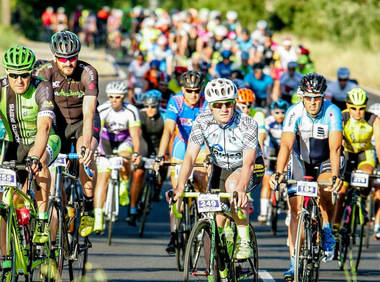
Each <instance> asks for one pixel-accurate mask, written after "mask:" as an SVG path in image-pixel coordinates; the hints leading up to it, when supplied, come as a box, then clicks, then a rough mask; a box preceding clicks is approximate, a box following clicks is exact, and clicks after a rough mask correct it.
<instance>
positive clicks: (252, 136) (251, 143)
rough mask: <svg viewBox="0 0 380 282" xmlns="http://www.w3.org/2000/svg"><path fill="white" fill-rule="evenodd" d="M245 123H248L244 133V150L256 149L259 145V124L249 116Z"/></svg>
mask: <svg viewBox="0 0 380 282" xmlns="http://www.w3.org/2000/svg"><path fill="white" fill-rule="evenodd" d="M244 123H245V124H246V130H245V132H244V133H243V140H244V144H243V150H247V149H254V150H255V149H256V148H257V145H258V138H257V137H258V126H257V122H256V121H255V120H254V119H253V118H250V117H248V118H247V119H246V120H245V121H244Z"/></svg>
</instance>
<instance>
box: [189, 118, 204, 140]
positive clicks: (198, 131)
mask: <svg viewBox="0 0 380 282" xmlns="http://www.w3.org/2000/svg"><path fill="white" fill-rule="evenodd" d="M198 117H200V115H199V116H198ZM198 117H197V118H196V119H195V121H194V123H193V126H192V128H191V132H190V136H189V142H192V143H194V144H197V145H200V146H202V144H203V143H204V139H205V138H204V135H203V130H202V124H201V123H200V119H199V118H198Z"/></svg>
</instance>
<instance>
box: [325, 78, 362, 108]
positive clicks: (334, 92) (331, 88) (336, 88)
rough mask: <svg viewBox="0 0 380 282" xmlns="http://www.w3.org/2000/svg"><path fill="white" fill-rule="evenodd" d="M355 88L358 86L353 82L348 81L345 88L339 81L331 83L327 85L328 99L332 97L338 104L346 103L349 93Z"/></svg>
mask: <svg viewBox="0 0 380 282" xmlns="http://www.w3.org/2000/svg"><path fill="white" fill-rule="evenodd" d="M355 87H357V84H355V83H353V82H351V81H347V84H346V86H345V87H344V88H341V87H340V84H339V81H331V82H329V83H327V88H326V97H331V98H333V99H335V100H336V101H338V102H343V103H344V102H345V100H346V97H347V92H348V91H350V90H351V89H353V88H355Z"/></svg>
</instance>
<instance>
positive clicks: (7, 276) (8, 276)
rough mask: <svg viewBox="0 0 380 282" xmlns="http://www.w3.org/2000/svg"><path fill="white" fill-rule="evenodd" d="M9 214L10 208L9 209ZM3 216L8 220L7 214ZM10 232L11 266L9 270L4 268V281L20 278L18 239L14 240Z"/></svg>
mask: <svg viewBox="0 0 380 282" xmlns="http://www.w3.org/2000/svg"><path fill="white" fill-rule="evenodd" d="M7 214H9V209H8V212H7ZM2 218H3V219H4V221H5V222H7V216H5V217H2ZM9 234H10V235H9V240H10V244H9V251H8V252H7V256H9V257H11V268H10V270H8V271H4V269H2V272H1V281H2V282H15V281H17V280H18V277H17V272H16V258H17V254H16V246H15V243H16V240H14V234H13V232H9Z"/></svg>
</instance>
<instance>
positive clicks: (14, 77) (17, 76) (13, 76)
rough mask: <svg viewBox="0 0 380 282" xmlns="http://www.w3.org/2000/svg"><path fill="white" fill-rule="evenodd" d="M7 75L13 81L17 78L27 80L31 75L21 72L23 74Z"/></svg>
mask: <svg viewBox="0 0 380 282" xmlns="http://www.w3.org/2000/svg"><path fill="white" fill-rule="evenodd" d="M8 75H9V77H10V78H13V79H17V78H19V77H21V78H23V79H25V78H28V77H29V76H30V75H31V73H30V72H23V73H11V72H10V73H8Z"/></svg>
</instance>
